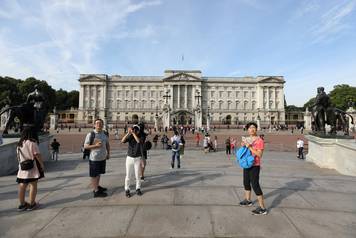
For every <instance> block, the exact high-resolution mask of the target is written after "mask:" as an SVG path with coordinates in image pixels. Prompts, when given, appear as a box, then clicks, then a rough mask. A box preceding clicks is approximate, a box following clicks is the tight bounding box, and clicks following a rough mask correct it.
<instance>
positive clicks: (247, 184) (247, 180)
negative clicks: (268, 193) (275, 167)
mask: <svg viewBox="0 0 356 238" xmlns="http://www.w3.org/2000/svg"><path fill="white" fill-rule="evenodd" d="M259 180H260V166H252V167H251V168H249V169H244V188H245V190H247V191H251V185H252V189H253V191H254V192H255V193H256V195H257V196H261V195H263V193H262V190H261V187H260V182H259Z"/></svg>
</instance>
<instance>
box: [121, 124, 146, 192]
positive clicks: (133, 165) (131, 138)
mask: <svg viewBox="0 0 356 238" xmlns="http://www.w3.org/2000/svg"><path fill="white" fill-rule="evenodd" d="M139 135H140V127H139V126H138V125H133V127H129V128H128V132H127V134H126V135H125V136H124V137H123V138H122V140H121V142H122V143H126V142H128V143H129V145H128V151H127V157H126V177H125V194H126V197H128V198H129V197H131V193H130V179H131V176H132V174H133V172H135V178H136V194H137V195H138V196H141V195H142V192H141V179H140V168H141V156H142V141H141V140H140V136H139Z"/></svg>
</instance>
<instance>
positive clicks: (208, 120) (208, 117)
mask: <svg viewBox="0 0 356 238" xmlns="http://www.w3.org/2000/svg"><path fill="white" fill-rule="evenodd" d="M207 109H208V112H207V116H206V130H207V131H209V130H210V107H209V106H208V108H207Z"/></svg>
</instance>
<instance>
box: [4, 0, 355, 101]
mask: <svg viewBox="0 0 356 238" xmlns="http://www.w3.org/2000/svg"><path fill="white" fill-rule="evenodd" d="M167 69H186V70H201V71H202V74H203V76H205V77H213V76H222V77H226V76H228V77H235V76H236V77H243V76H253V77H256V76H259V75H263V76H284V78H285V81H286V83H285V88H284V90H285V97H286V101H287V104H288V105H296V106H303V104H304V103H305V102H306V101H308V100H309V99H310V98H312V97H314V96H315V95H316V88H317V87H319V86H324V87H325V91H326V92H329V91H330V90H332V89H333V86H334V85H337V84H349V85H351V86H356V0H318V1H316V0H278V1H277V0H88V1H85V0H43V1H36V0H0V76H10V77H14V78H19V79H26V78H28V77H32V76H33V77H36V78H37V79H40V80H46V81H47V82H48V84H49V85H51V86H52V87H53V88H54V89H57V90H58V89H60V88H62V89H65V90H68V91H69V90H79V82H78V79H79V74H92V73H99V74H108V75H126V76H163V74H164V70H167Z"/></svg>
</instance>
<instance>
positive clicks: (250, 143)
mask: <svg viewBox="0 0 356 238" xmlns="http://www.w3.org/2000/svg"><path fill="white" fill-rule="evenodd" d="M246 128H247V130H248V134H249V137H247V138H245V137H242V142H241V146H246V147H247V148H248V149H249V150H250V151H251V154H252V156H254V158H255V160H254V163H253V165H252V167H251V168H248V169H244V170H243V183H244V188H245V199H244V200H243V201H241V202H240V206H252V201H251V185H252V189H253V191H254V192H255V194H256V196H257V200H258V203H259V207H257V208H256V209H255V210H253V211H252V214H253V215H267V209H266V207H265V202H264V198H263V193H262V190H261V187H260V182H259V179H260V169H261V158H262V154H263V150H264V141H263V140H262V139H261V138H260V137H258V136H257V124H256V123H254V122H250V123H247V125H246Z"/></svg>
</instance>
